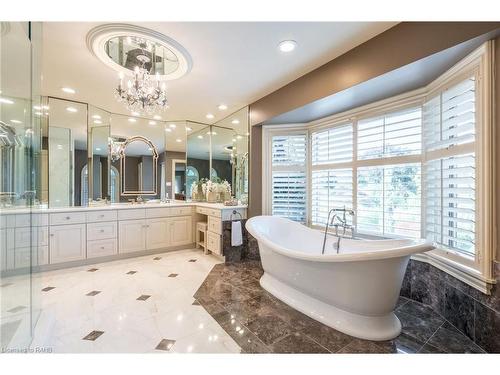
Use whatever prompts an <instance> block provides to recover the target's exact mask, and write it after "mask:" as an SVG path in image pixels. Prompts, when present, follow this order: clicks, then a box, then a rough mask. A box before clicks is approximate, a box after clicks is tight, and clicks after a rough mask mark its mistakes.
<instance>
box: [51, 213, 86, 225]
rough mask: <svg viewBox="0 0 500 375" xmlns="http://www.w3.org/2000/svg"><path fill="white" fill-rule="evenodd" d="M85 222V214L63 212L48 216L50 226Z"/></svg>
mask: <svg viewBox="0 0 500 375" xmlns="http://www.w3.org/2000/svg"><path fill="white" fill-rule="evenodd" d="M86 221H87V215H86V214H85V212H65V213H58V214H50V225H61V224H84V223H85V222H86Z"/></svg>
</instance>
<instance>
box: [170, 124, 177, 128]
mask: <svg viewBox="0 0 500 375" xmlns="http://www.w3.org/2000/svg"><path fill="white" fill-rule="evenodd" d="M169 126H170V127H171V128H172V129H175V128H176V127H177V125H175V124H170V125H169Z"/></svg>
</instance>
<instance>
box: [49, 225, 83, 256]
mask: <svg viewBox="0 0 500 375" xmlns="http://www.w3.org/2000/svg"><path fill="white" fill-rule="evenodd" d="M86 242H87V239H86V225H85V224H74V225H53V226H51V227H50V263H51V264H54V263H63V262H70V261H73V260H80V259H85V257H86Z"/></svg>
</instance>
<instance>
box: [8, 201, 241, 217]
mask: <svg viewBox="0 0 500 375" xmlns="http://www.w3.org/2000/svg"><path fill="white" fill-rule="evenodd" d="M185 206H195V207H196V206H197V207H206V208H211V209H217V210H234V209H246V208H247V206H246V205H238V206H224V204H222V203H207V202H185V201H171V202H170V203H135V204H132V203H113V204H102V205H95V206H74V207H53V208H46V207H45V208H44V207H31V208H30V207H22V208H16V207H12V208H2V209H0V215H14V214H29V213H40V214H43V213H47V214H50V213H57V212H74V211H81V212H86V211H102V210H128V209H140V208H167V207H185Z"/></svg>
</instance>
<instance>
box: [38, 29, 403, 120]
mask: <svg viewBox="0 0 500 375" xmlns="http://www.w3.org/2000/svg"><path fill="white" fill-rule="evenodd" d="M99 24H101V23H85V22H74V23H66V22H45V23H44V24H43V33H44V36H43V42H44V43H43V83H42V94H44V95H52V96H57V97H64V98H68V99H73V100H80V101H83V102H88V103H91V104H94V105H97V106H99V107H101V108H104V109H106V110H108V111H111V112H115V113H122V114H128V112H127V111H126V110H125V108H124V107H123V105H122V104H120V103H118V102H117V101H116V100H115V98H114V94H113V92H114V88H115V86H116V84H117V82H118V77H117V73H116V72H114V71H113V70H112V69H110V68H109V67H107V66H106V65H104V64H103V63H101V62H100V61H99V60H98V59H97V58H96V57H94V56H93V55H92V54H91V52H90V51H89V50H88V49H87V46H86V42H85V38H86V35H87V33H88V31H89V30H90V29H92V28H93V27H95V26H97V25H99ZM134 24H136V25H139V26H142V27H147V28H150V29H154V30H156V31H158V32H161V33H163V34H165V35H167V36H168V37H170V38H173V39H174V40H176V41H177V42H178V43H180V44H181V45H182V46H183V47H184V48H186V49H187V51H188V52H189V53H190V55H191V58H192V60H193V67H192V70H191V71H190V72H189V73H188V74H187V75H186V76H184V77H182V78H180V79H178V80H175V81H169V82H168V83H167V89H168V97H169V102H170V108H169V109H168V110H167V111H166V112H164V113H163V114H162V116H163V119H164V120H171V121H174V120H175V121H178V120H185V119H189V120H193V121H200V122H212V123H215V122H217V121H219V120H221V119H222V118H224V117H226V116H227V115H228V114H230V113H232V112H235V111H236V110H238V109H240V108H242V107H244V106H245V105H248V104H250V103H252V102H254V101H255V100H257V99H259V98H261V97H262V96H265V95H267V94H269V93H270V92H272V91H274V90H276V89H278V88H279V87H281V86H283V85H285V84H287V83H289V82H290V81H292V80H294V79H296V78H298V77H300V76H302V75H303V74H305V73H307V72H309V71H311V70H313V69H315V68H317V67H318V66H320V65H322V64H324V63H326V62H328V61H330V60H332V59H333V58H335V57H337V56H339V55H341V54H342V53H344V52H346V51H348V50H349V49H351V48H353V47H355V46H356V45H359V44H361V43H363V42H364V41H366V40H368V39H370V38H372V37H373V36H375V35H377V34H379V33H381V32H383V31H384V30H386V29H388V28H390V27H391V26H393V25H394V24H395V23H394V22H379V23H376V22H328V23H321V22H314V23H307V22H267V23H256V22H246V23H245V22H240V23H222V22H221V23H207V22H200V23H189V22H184V23H182V22H161V23H159V22H155V23H148V22H144V23H134ZM284 39H293V40H295V41H297V42H298V48H297V49H296V50H295V51H294V52H292V53H289V54H284V53H282V52H280V51H279V50H278V49H277V44H278V43H279V42H280V41H281V40H284ZM61 87H71V88H73V89H75V90H77V92H76V94H74V95H71V94H65V93H63V92H62V91H61ZM220 103H224V104H227V105H228V109H227V110H226V111H219V110H218V109H217V105H219V104H220ZM209 112H210V113H213V114H215V115H216V117H215V118H214V119H213V120H210V121H209V120H207V119H206V118H205V115H206V114H207V113H209Z"/></svg>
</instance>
